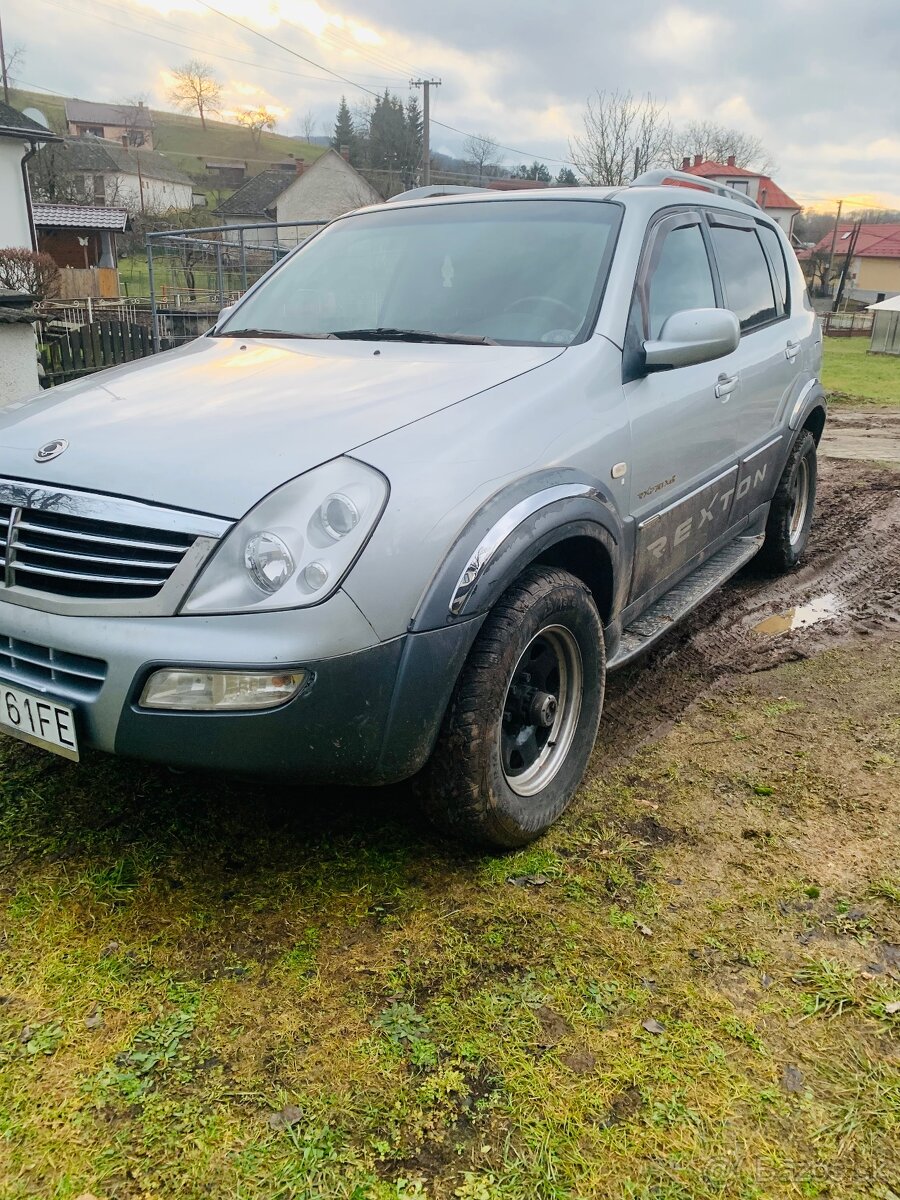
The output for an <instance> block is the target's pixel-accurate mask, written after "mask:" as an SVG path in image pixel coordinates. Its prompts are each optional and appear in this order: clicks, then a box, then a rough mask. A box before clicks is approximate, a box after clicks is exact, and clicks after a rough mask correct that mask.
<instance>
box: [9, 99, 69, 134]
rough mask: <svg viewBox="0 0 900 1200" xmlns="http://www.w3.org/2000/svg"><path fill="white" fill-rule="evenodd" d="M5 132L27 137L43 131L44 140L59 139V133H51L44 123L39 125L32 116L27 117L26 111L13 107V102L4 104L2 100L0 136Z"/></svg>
mask: <svg viewBox="0 0 900 1200" xmlns="http://www.w3.org/2000/svg"><path fill="white" fill-rule="evenodd" d="M4 133H8V134H11V135H12V136H13V137H25V136H27V135H29V134H31V133H41V134H43V135H44V137H43V140H44V141H50V142H58V141H59V135H58V134H55V133H50V131H49V130H47V129H45V128H44V126H43V125H39V124H38V122H37V121H32V119H31V117H26V116H25V114H24V113H21V112H19V110H18V109H17V108H13V106H12V105H11V104H4V103H3V101H2V100H0V136H2V135H3V134H4Z"/></svg>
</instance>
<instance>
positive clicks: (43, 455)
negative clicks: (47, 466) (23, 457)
mask: <svg viewBox="0 0 900 1200" xmlns="http://www.w3.org/2000/svg"><path fill="white" fill-rule="evenodd" d="M68 448H69V443H68V442H67V441H66V439H65V438H54V439H53V441H52V442H44V444H43V446H41V447H40V449H39V450H35V452H34V461H35V462H49V461H50V459H51V458H59V456H60V455H61V454H62V453H63V451H64V450H68Z"/></svg>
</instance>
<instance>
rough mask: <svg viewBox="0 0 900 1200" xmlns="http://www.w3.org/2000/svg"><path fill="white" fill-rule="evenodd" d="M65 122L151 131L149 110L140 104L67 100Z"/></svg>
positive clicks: (151, 121)
mask: <svg viewBox="0 0 900 1200" xmlns="http://www.w3.org/2000/svg"><path fill="white" fill-rule="evenodd" d="M66 120H67V121H72V122H73V124H75V125H121V126H125V127H126V128H128V127H130V128H132V129H152V128H153V119H152V117H151V116H150V109H149V108H147V107H145V106H143V105H140V104H97V103H95V102H94V101H93V100H67V101H66Z"/></svg>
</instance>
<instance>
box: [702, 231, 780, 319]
mask: <svg viewBox="0 0 900 1200" xmlns="http://www.w3.org/2000/svg"><path fill="white" fill-rule="evenodd" d="M712 239H713V246H714V247H715V251H716V261H717V262H718V264H719V276H720V278H721V280H722V288H723V290H724V292H725V305H726V307H727V308H730V309H731V310H732V312H734V313H736V314H737V318H738V320H739V321H740V323H741V330H742V331H743V332H746V331H747V330H750V329H756V328H757V327H758V326H760V325H765V324H766V322H767V321H772V320H774V319H775V317H776V316H777V315H778V312H777V309H776V307H775V293H774V292H773V291H772V278H771V276H770V275H769V268H768V266H767V264H766V256H765V255H764V254H763V248H762V246H761V245H760V244H759V238H758V237H757V236H756V230H755V228H753V229H749V228H748V229H744V228H737V227H736V226H732V225H714V226H713V227H712Z"/></svg>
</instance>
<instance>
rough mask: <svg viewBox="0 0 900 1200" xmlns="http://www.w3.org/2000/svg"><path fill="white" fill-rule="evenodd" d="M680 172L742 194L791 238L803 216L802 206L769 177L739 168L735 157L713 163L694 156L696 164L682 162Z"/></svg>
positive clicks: (689, 160) (687, 159) (690, 161)
mask: <svg viewBox="0 0 900 1200" xmlns="http://www.w3.org/2000/svg"><path fill="white" fill-rule="evenodd" d="M681 169H682V171H687V172H689V173H690V174H691V175H699V176H700V177H701V178H702V179H709V180H710V181H711V182H713V183H724V184H726V185H727V186H728V187H730V188H734V189H735V191H738V192H743V193H744V195H745V196H749V197H750V199H751V200H755V201H756V203H757V204H758V205H759V206H760V208H762V209H764V210H765V212H766V214H767V216H770V217H774V219H775V220H776V221H777V222H778V224H779V225H780V226H781V228H782V229H783V230H784V232H785V233H786V234H787V235H788V237H790V235H791V232H792V230H793V225H794V218H795V217H796V216H797V213H799V212H800V205H799V204H798V203H797V202H796V201H795V200H792V199H791V198H790V196H789V195H788V194H787V192H783V191H782V190H781V188H780V187H779V186H778V184H777V183H776V182H775V180H774V179H772V178H771V177H770V176H769V175H763V174H761V173H760V172H759V171H748V170H747V168H746V167H738V166H736V165H735V161H734V155H733V154H732V155H730V156H729V158H728V161H727V162H724V163H719V162H711V161H710V160H708V159H704V158H703V156H702V155H701V154H695V155H694V158H693V161H692V160H691V159H690V158H686V159H685V160H684V161H683V162H682V164H681Z"/></svg>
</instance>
